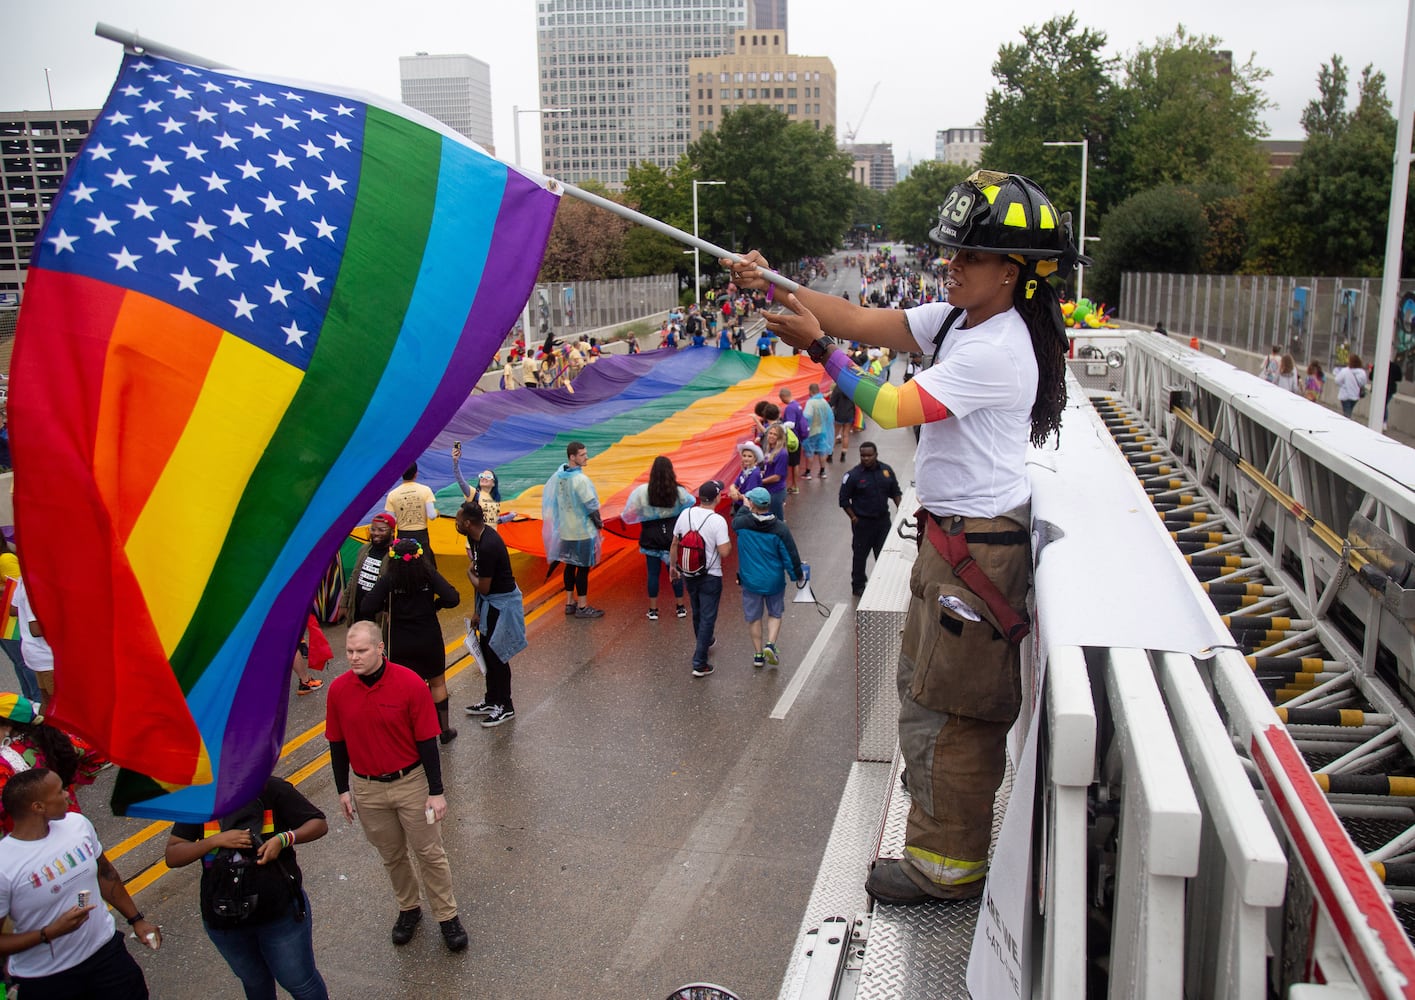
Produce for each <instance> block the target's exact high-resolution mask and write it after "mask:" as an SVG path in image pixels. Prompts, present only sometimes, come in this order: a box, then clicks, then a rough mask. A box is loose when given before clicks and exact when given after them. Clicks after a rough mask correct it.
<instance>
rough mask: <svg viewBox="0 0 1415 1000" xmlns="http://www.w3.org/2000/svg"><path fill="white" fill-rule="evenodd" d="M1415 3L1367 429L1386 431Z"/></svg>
mask: <svg viewBox="0 0 1415 1000" xmlns="http://www.w3.org/2000/svg"><path fill="white" fill-rule="evenodd" d="M1413 62H1415V0H1410V2H1409V4H1408V6H1407V10H1406V13H1405V62H1404V64H1403V65H1402V68H1401V79H1400V101H1399V109H1400V110H1399V111H1397V112H1396V114H1397V115H1398V116H1399V117H1397V118H1396V123H1397V124H1396V130H1395V165H1394V170H1393V172H1392V174H1393V175H1392V177H1391V182H1390V216H1389V218H1388V219H1387V222H1386V259H1385V270H1384V272H1383V274H1382V277H1381V310H1380V318H1379V319H1378V320H1377V321H1376V357H1375V360H1374V362H1373V364H1374V366H1375V367H1374V368H1373V369H1372V374H1373V375H1374V379H1373V382H1374V384H1373V385H1372V387H1371V412H1370V413H1369V414H1367V416H1366V425H1367V426H1368V427H1370V428H1371V430H1373V431H1380V430H1383V429H1384V422H1385V404H1386V384H1387V382H1388V381H1389V379H1390V358H1391V354H1392V345H1391V341H1392V340H1394V339H1395V309H1396V305H1397V303H1396V300H1397V299H1398V298H1400V260H1401V253H1400V248H1401V242H1402V240H1404V238H1405V203H1406V200H1407V196H1408V195H1409V193H1410V160H1411V157H1410V136H1411V121H1410V118H1411V115H1415V73H1412V72H1411V71H1410V67H1411V64H1412V63H1413Z"/></svg>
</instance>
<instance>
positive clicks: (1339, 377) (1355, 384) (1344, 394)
mask: <svg viewBox="0 0 1415 1000" xmlns="http://www.w3.org/2000/svg"><path fill="white" fill-rule="evenodd" d="M1332 377H1333V378H1335V379H1336V398H1337V400H1338V401H1343V402H1345V401H1350V400H1353V399H1360V398H1361V390H1362V389H1364V388H1366V382H1367V378H1366V369H1364V368H1348V367H1346V366H1344V365H1343V366H1342V367H1341V368H1338V369H1337V370H1336V371H1335V372H1333V373H1332ZM25 662H26V663H28V662H29V657H28V655H26V657H25Z"/></svg>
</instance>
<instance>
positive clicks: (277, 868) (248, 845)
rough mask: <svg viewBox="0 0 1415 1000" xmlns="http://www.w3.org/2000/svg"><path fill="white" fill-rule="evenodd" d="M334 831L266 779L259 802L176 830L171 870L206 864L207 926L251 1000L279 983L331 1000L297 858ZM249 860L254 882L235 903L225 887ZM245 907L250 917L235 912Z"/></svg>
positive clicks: (310, 999) (289, 791)
mask: <svg viewBox="0 0 1415 1000" xmlns="http://www.w3.org/2000/svg"><path fill="white" fill-rule="evenodd" d="M328 832H329V824H328V823H326V822H325V820H324V813H322V812H320V811H319V809H317V808H316V807H315V806H314V804H313V803H311V802H310V800H309V799H307V798H305V797H304V796H303V795H301V794H300V793H299V792H297V791H296V790H295V787H294V786H293V785H291V784H290V783H289V782H288V781H285V780H283V779H281V778H276V777H270V778H267V779H266V781H265V787H264V788H262V789H261V793H260V797H259V798H258V799H256V800H255V801H253V802H250V803H247V804H246V805H245V806H243V807H241V808H240V809H237V810H236V811H235V812H233V813H231V814H230V815H227V816H223V817H221V818H220V819H219V820H216V821H214V822H211V823H207V824H205V827H203V826H199V825H198V824H196V823H176V824H174V825H173V826H172V832H171V834H170V835H169V836H168V838H167V857H166V861H167V866H168V867H169V868H181V867H183V866H185V865H189V864H191V863H192V862H194V861H197V860H200V861H201V863H202V873H201V920H202V924H203V925H204V926H205V927H206V935H207V937H209V938H211V943H212V944H213V945H215V946H216V950H217V951H218V952H220V953H221V957H222V958H224V959H225V960H226V964H227V965H229V966H230V967H231V971H232V972H234V973H235V974H236V977H237V978H238V979H240V981H241V985H242V986H243V987H244V988H245V991H246V997H247V1000H256V998H261V997H272V996H274V995H275V984H276V983H279V984H280V986H281V987H282V988H283V989H284V990H285V991H286V992H287V993H289V994H290V996H292V997H294V998H295V1000H328V998H329V990H328V988H327V987H326V986H325V985H324V978H323V977H322V976H320V974H319V970H318V969H317V968H315V964H314V940H313V936H312V934H311V929H310V923H311V919H312V918H311V914H310V900H309V896H307V895H306V894H305V891H304V887H303V883H304V877H303V875H302V874H301V872H300V866H299V864H298V863H297V862H296V860H295V845H296V844H308V843H309V842H310V841H313V840H318V839H319V838H320V837H323V836H324V835H325V834H326V833H328ZM242 863H245V865H246V866H247V868H246V871H247V873H248V874H246V875H245V876H244V877H245V879H246V880H247V881H248V885H246V886H244V887H243V889H242V894H241V895H240V896H239V897H237V899H238V903H237V905H235V906H233V905H231V903H230V901H229V900H228V898H227V894H225V893H223V892H222V890H221V889H220V888H219V886H218V883H219V882H221V881H222V875H223V873H224V872H227V871H229V870H231V866H232V865H233V864H235V865H238V866H239V865H240V864H242ZM249 897H254V900H253V903H248V904H246V905H245V906H242V905H239V900H240V899H247V898H249ZM242 909H248V910H249V912H246V913H245V914H244V915H234V913H233V911H235V912H239V911H240V910H242ZM222 911H224V914H225V915H223V912H222Z"/></svg>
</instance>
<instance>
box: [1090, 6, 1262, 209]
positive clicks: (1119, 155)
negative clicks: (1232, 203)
mask: <svg viewBox="0 0 1415 1000" xmlns="http://www.w3.org/2000/svg"><path fill="white" fill-rule="evenodd" d="M1222 44H1223V43H1222V42H1221V41H1220V40H1219V39H1218V38H1216V37H1214V36H1212V35H1192V34H1189V33H1188V32H1187V31H1186V30H1185V29H1184V26H1183V25H1180V26H1179V27H1178V28H1176V29H1175V32H1174V34H1173V35H1170V36H1169V37H1167V38H1160V39H1158V40H1157V41H1156V42H1155V44H1154V45H1152V46H1141V47H1140V48H1139V49H1138V50H1137V51H1136V52H1135V54H1134V55H1133V56H1131V57H1130V58H1128V59H1127V60H1126V61H1125V77H1124V82H1123V85H1122V88H1121V95H1122V96H1121V109H1122V117H1121V126H1122V127H1121V128H1120V130H1119V131H1118V132H1117V133H1116V136H1115V159H1116V163H1117V164H1118V165H1120V166H1121V167H1122V168H1123V170H1124V173H1125V178H1126V184H1127V187H1128V188H1129V190H1130V191H1142V190H1144V189H1146V188H1150V187H1155V186H1157V185H1161V184H1204V183H1218V184H1233V185H1240V186H1243V185H1251V184H1253V183H1254V180H1255V178H1256V177H1258V176H1260V175H1261V174H1262V173H1263V171H1264V169H1265V166H1266V158H1265V157H1264V155H1263V151H1262V147H1261V146H1260V144H1259V140H1260V139H1261V138H1262V137H1263V136H1265V135H1267V128H1266V126H1265V125H1264V124H1263V112H1264V111H1266V110H1267V109H1268V108H1270V107H1271V106H1272V105H1271V103H1270V102H1269V101H1268V99H1267V98H1266V97H1265V96H1264V94H1263V90H1262V83H1263V81H1264V80H1266V79H1267V78H1268V76H1269V75H1270V74H1269V73H1268V71H1267V70H1265V69H1263V68H1261V67H1259V66H1257V65H1256V64H1255V63H1254V62H1253V57H1251V56H1250V57H1249V59H1248V61H1247V62H1245V63H1242V64H1241V65H1235V64H1234V63H1233V58H1232V55H1231V54H1230V53H1228V52H1226V51H1222V50H1221V46H1222Z"/></svg>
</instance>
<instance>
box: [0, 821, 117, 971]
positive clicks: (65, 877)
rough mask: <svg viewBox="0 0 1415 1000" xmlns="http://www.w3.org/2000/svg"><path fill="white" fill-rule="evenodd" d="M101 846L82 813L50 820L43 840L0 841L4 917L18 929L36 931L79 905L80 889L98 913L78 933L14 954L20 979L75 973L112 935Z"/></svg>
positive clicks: (12, 966) (13, 966) (13, 962)
mask: <svg viewBox="0 0 1415 1000" xmlns="http://www.w3.org/2000/svg"><path fill="white" fill-rule="evenodd" d="M102 853H103V845H102V844H101V843H99V841H98V833H97V831H95V830H94V828H93V824H92V823H90V822H89V821H88V819H87V818H86V817H85V816H84V815H83V814H82V813H76V812H71V813H69V814H67V815H66V816H65V817H64V818H63V819H60V820H52V821H51V822H50V824H49V834H48V836H46V837H45V838H44V839H42V840H16V839H15V838H14V837H6V838H5V839H4V840H0V913H7V914H9V916H10V919H11V920H13V921H14V922H15V931H16V933H19V934H25V933H28V932H29V931H37V930H39V929H40V928H41V927H44V926H46V925H48V924H52V923H53V922H54V921H55V920H57V919H59V915H60V914H61V913H63V912H64V911H65V910H69V909H72V908H73V907H75V906H77V905H78V902H79V890H80V889H87V890H88V891H89V893H90V895H89V902H90V904H92V905H93V906H94V907H96V909H94V910H92V911H90V912H89V915H88V919H87V920H85V921H84V922H83V923H82V924H80V925H79V928H78V930H76V931H74V932H73V933H72V934H65V935H63V936H62V937H56V938H51V941H52V943H53V945H54V948H53V951H52V952H51V951H50V947H49V945H46V944H39V945H36V946H35V947H33V948H29V949H27V950H25V951H21V952H17V953H16V954H14V955H11V956H10V971H11V972H12V973H14V974H15V975H17V976H24V977H31V978H32V977H35V976H51V975H53V974H54V973H56V972H63V971H64V970H65V969H72V968H73V967H74V966H76V965H78V964H79V963H80V962H82V961H84V960H85V959H87V958H88V957H89V956H91V955H93V954H94V952H96V951H98V949H100V948H102V947H103V946H104V945H105V944H107V943H108V942H109V940H110V939H111V938H112V937H113V931H114V923H113V914H112V913H110V912H109V910H108V907H107V906H105V905H104V903H103V897H102V896H100V895H99V892H98V856H99V855H100V854H102Z"/></svg>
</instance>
